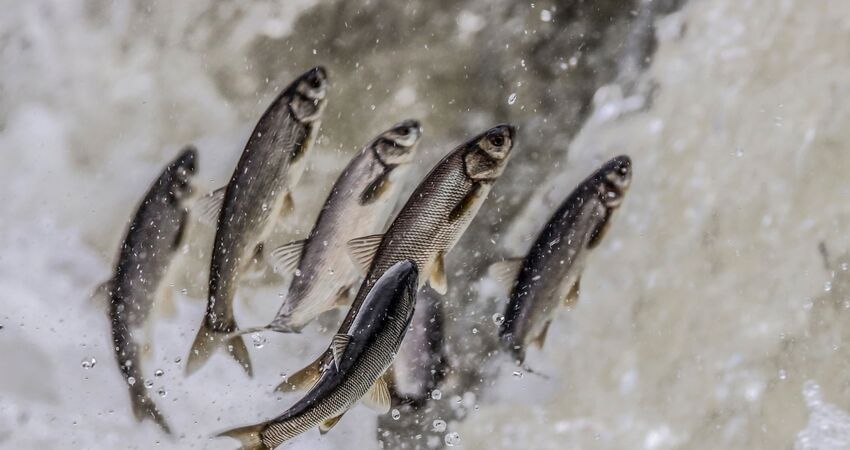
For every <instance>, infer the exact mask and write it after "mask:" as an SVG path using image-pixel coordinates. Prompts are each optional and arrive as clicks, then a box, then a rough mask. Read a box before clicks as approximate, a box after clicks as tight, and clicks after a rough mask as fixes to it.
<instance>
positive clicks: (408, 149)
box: [240, 120, 422, 334]
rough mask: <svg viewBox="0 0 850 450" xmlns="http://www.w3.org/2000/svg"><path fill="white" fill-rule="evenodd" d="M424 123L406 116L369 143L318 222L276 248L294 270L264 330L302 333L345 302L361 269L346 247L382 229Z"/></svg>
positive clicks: (279, 259)
mask: <svg viewBox="0 0 850 450" xmlns="http://www.w3.org/2000/svg"><path fill="white" fill-rule="evenodd" d="M421 134H422V128H421V127H420V125H419V122H418V121H416V120H406V121H404V122H401V123H398V124H396V125H394V126H393V127H392V128H390V129H389V130H387V131H385V132H383V133H381V134H380V135H379V136H378V137H376V138H375V139H373V140H372V141H371V142H369V143H368V144H366V146H365V147H363V149H362V150H361V151H360V152H359V153H358V154H357V155H355V156H354V158H352V160H351V161H350V162H349V163H348V165H347V166H346V167H345V169H344V170H343V171H342V174H341V175H340V176H339V178H338V179H337V180H336V183H334V186H333V188H332V189H331V193H330V195H328V198H327V200H325V203H324V206H322V210H321V212H320V213H319V217H318V219H317V220H316V224H315V225H314V226H313V230H312V231H311V232H310V234H309V237H308V238H307V239H305V240H301V241H296V242H292V243H290V244H286V245H284V246H282V247H280V248H278V249H275V250H274V251H272V252H271V255H272V258H273V260H274V261H275V270H277V271H278V272H282V273H285V272H294V274H295V276H294V277H293V280H292V283H291V284H290V285H289V290H288V292H287V295H286V299H285V300H284V301H283V304H282V305H281V307H280V310H279V311H278V312H277V315H276V316H275V318H274V320H272V322H271V323H270V324H269V325H267V326H264V327H257V328H250V329H245V330H242V331H240V334H245V333H251V332H255V331H262V330H266V329H268V330H274V331H278V332H284V333H292V332H296V333H297V332H299V331H301V329H302V328H303V327H304V326H305V325H307V324H308V323H309V322H310V321H312V320H313V319H314V318H316V316H318V315H319V314H321V313H323V312H325V311H327V310H329V309H332V308H333V307H334V306H335V305H336V304H344V303H345V301H346V300H347V298H348V295H347V293H348V290H349V289H350V288H351V287H352V286H353V285H354V284H355V283H356V282H357V281H358V280H359V278H360V276H361V275H360V272H359V271H358V269H357V267H355V266H354V265H353V263H352V261H351V258H350V257H349V256H348V252H347V251H346V247H345V246H346V243H347V242H348V241H350V240H351V239H354V238H356V237H360V236H363V235H366V234H369V233H374V232H376V231H380V230H382V229H383V227H384V226H385V224H386V222H387V220H388V219H389V217H388V216H389V214H390V213H391V212H392V207H393V205H395V203H396V197H397V196H398V193H399V191H400V189H399V188H398V187H399V186H396V185H400V183H399V177H401V176H402V175H403V172H404V166H405V165H407V163H409V162H410V161H411V160H412V159H413V150H414V149H415V148H416V144H417V143H418V142H419V137H420V136H421Z"/></svg>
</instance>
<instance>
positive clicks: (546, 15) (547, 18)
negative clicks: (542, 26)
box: [540, 9, 552, 22]
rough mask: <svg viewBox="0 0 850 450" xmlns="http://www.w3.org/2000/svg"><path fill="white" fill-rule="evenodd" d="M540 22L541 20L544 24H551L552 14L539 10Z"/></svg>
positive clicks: (545, 10)
mask: <svg viewBox="0 0 850 450" xmlns="http://www.w3.org/2000/svg"><path fill="white" fill-rule="evenodd" d="M540 20H542V21H544V22H551V21H552V12H551V11H549V10H548V9H541V10H540Z"/></svg>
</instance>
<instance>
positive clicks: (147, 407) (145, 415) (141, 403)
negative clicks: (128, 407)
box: [133, 392, 171, 434]
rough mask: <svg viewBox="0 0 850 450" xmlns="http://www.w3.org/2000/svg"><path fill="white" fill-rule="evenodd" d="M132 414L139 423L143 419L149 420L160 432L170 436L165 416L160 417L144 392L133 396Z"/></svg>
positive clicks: (157, 410)
mask: <svg viewBox="0 0 850 450" xmlns="http://www.w3.org/2000/svg"><path fill="white" fill-rule="evenodd" d="M133 414H134V415H135V416H136V420H138V421H139V422H141V421H142V420H144V419H151V420H153V421H154V422H155V423H156V424H157V425H159V427H160V428H162V431H164V432H165V433H166V434H171V428H170V427H169V426H168V422H167V421H166V420H165V416H163V415H162V413H161V412H160V411H159V409H157V407H156V404H154V402H153V400H151V398H150V397H148V396H147V394H145V393H144V392H142V393H140V394H136V395H134V396H133Z"/></svg>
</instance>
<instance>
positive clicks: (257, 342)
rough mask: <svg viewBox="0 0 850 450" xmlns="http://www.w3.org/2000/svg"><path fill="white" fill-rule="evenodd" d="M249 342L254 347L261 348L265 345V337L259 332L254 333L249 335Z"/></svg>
mask: <svg viewBox="0 0 850 450" xmlns="http://www.w3.org/2000/svg"><path fill="white" fill-rule="evenodd" d="M251 342H253V343H254V348H263V346H264V345H266V337H265V336H263V335H262V334H260V333H254V334H252V335H251Z"/></svg>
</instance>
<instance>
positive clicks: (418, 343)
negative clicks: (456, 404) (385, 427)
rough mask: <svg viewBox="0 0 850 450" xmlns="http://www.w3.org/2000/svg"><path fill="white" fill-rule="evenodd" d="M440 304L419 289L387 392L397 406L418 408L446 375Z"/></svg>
mask: <svg viewBox="0 0 850 450" xmlns="http://www.w3.org/2000/svg"><path fill="white" fill-rule="evenodd" d="M443 324H444V316H443V302H442V299H441V298H439V297H437V295H435V294H434V293H433V292H432V291H429V290H428V289H423V290H422V291H421V292H420V293H419V295H418V296H417V299H416V313H414V314H413V320H412V321H411V323H410V329H409V330H408V331H407V336H406V337H405V338H404V342H402V344H401V348H399V350H398V354H397V355H396V357H395V361H394V362H393V366H392V369H391V371H390V372H391V373H392V379H391V383H390V392H391V393H392V395H393V398H394V399H395V401H396V402H398V403H407V404H410V405H411V406H413V407H418V406H421V405H422V404H423V403H424V402H425V401H426V400H427V399H428V397H429V395H430V393H431V391H433V390H434V389H436V388H437V386H438V385H439V383H440V382H441V381H442V380H443V378H444V377H445V375H446V373H447V371H448V357H447V356H448V355H446V352H445V348H444V339H443Z"/></svg>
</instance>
